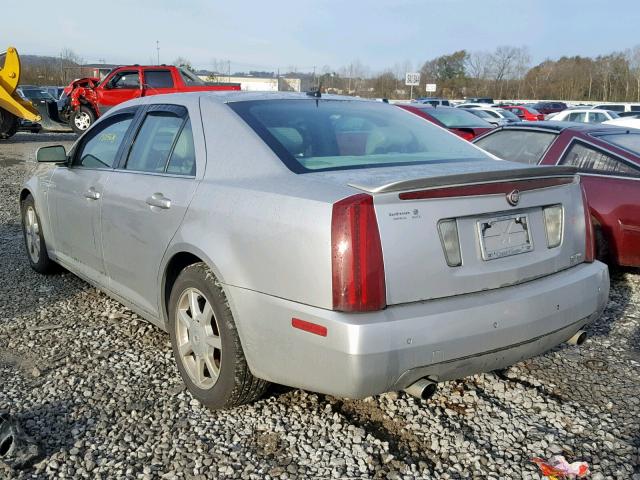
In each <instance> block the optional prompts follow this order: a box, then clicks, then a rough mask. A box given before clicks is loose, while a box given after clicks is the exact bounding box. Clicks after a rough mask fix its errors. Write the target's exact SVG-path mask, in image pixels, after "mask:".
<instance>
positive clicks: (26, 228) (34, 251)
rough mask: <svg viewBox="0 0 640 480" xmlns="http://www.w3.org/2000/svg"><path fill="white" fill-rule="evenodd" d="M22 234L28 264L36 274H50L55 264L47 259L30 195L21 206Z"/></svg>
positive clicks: (45, 248) (42, 236) (37, 216)
mask: <svg viewBox="0 0 640 480" xmlns="http://www.w3.org/2000/svg"><path fill="white" fill-rule="evenodd" d="M21 213H22V233H23V235H24V245H25V247H26V249H27V258H28V259H29V264H30V265H31V268H33V269H34V270H35V271H36V272H38V273H44V274H46V273H52V272H54V271H55V270H56V264H55V263H54V262H53V260H51V259H50V258H49V254H48V253H47V245H46V244H45V241H44V235H43V233H42V227H41V225H42V224H41V223H40V217H39V215H38V212H37V211H36V206H35V202H34V201H33V197H32V196H31V195H27V198H25V199H24V200H23V202H22V204H21Z"/></svg>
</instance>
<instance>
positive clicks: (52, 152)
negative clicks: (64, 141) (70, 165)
mask: <svg viewBox="0 0 640 480" xmlns="http://www.w3.org/2000/svg"><path fill="white" fill-rule="evenodd" d="M36 161H38V162H49V163H66V161H67V152H66V150H65V149H64V147H63V146H62V145H52V146H50V147H40V148H39V149H38V151H37V152H36Z"/></svg>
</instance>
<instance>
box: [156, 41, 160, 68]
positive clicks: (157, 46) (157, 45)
mask: <svg viewBox="0 0 640 480" xmlns="http://www.w3.org/2000/svg"><path fill="white" fill-rule="evenodd" d="M156 52H157V53H158V65H160V42H159V41H158V40H156Z"/></svg>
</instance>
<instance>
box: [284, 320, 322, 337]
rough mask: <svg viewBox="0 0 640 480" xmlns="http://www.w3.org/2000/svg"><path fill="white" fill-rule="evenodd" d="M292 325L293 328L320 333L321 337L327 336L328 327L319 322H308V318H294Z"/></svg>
mask: <svg viewBox="0 0 640 480" xmlns="http://www.w3.org/2000/svg"><path fill="white" fill-rule="evenodd" d="M291 326H292V327H293V328H299V329H300V330H304V331H305V332H309V333H313V334H315V335H320V336H321V337H326V336H327V327H323V326H322V325H318V324H317V323H311V322H307V321H306V320H300V319H299V318H292V319H291Z"/></svg>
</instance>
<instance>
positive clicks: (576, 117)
mask: <svg viewBox="0 0 640 480" xmlns="http://www.w3.org/2000/svg"><path fill="white" fill-rule="evenodd" d="M566 118H567V120H569V121H570V122H580V123H586V122H587V113H586V112H571V113H570V114H569V115H567V117H566Z"/></svg>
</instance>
